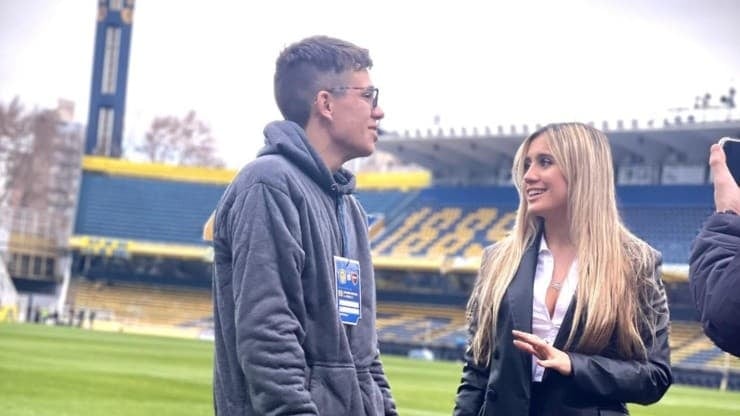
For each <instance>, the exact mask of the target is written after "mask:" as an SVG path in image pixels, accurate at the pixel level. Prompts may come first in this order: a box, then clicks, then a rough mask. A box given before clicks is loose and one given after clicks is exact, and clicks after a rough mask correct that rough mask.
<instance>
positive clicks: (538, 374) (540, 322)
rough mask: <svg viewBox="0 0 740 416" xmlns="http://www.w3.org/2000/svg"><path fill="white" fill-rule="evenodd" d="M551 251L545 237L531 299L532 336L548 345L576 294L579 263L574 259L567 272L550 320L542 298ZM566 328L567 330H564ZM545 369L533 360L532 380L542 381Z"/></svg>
mask: <svg viewBox="0 0 740 416" xmlns="http://www.w3.org/2000/svg"><path fill="white" fill-rule="evenodd" d="M554 263H555V262H554V259H553V257H552V252H551V251H550V249H549V248H548V247H547V242H546V241H545V238H544V237H542V239H541V241H540V250H539V254H538V256H537V271H536V272H535V275H534V296H533V298H532V333H533V334H534V335H537V336H538V337H540V338H542V339H544V340H545V341H546V342H547V343H548V344H550V345H552V343H554V342H555V337H557V336H558V331H559V330H560V324H561V323H562V322H563V317H564V316H565V312H566V311H567V310H568V306H570V301H571V299H572V298H573V295H574V294H575V292H576V287H577V285H578V263H577V260H575V259H574V260H573V263H571V265H570V268H569V269H568V276H566V278H565V280H564V281H563V286H562V287H561V288H560V292H559V293H558V298H557V301H556V302H555V309H554V311H553V316H552V318H551V317H550V313H549V312H548V311H547V305H546V304H545V296H546V295H547V287H548V286H549V285H550V281H551V280H552V274H553V269H554V268H555V264H554ZM567 330H569V328H566V331H567ZM544 372H545V368H544V367H542V366H539V365H537V357H534V356H533V357H532V381H537V382H539V381H542V375H543V374H544Z"/></svg>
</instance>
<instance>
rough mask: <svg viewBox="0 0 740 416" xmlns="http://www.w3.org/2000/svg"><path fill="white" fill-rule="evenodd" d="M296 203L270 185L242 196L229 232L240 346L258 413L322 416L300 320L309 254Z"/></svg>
mask: <svg viewBox="0 0 740 416" xmlns="http://www.w3.org/2000/svg"><path fill="white" fill-rule="evenodd" d="M298 222H299V216H298V212H297V209H296V207H295V205H294V204H293V202H292V201H291V199H290V197H289V196H288V195H286V194H285V193H283V192H282V191H280V190H278V189H275V188H272V187H270V186H269V185H265V184H261V183H260V184H255V185H252V186H251V187H250V188H249V189H248V190H247V191H245V192H244V193H243V194H242V195H240V196H238V197H237V200H236V201H235V203H234V205H233V206H232V208H231V210H230V211H229V213H228V217H227V221H226V223H227V224H226V225H225V227H226V230H225V232H226V233H228V238H229V240H230V241H231V247H232V267H233V276H234V281H233V287H232V289H233V296H234V303H235V314H236V328H235V332H236V340H235V341H236V348H237V357H238V360H239V363H238V364H239V365H240V366H241V368H242V371H243V372H244V375H245V378H246V381H247V386H248V391H245V392H244V394H246V395H249V396H250V402H251V403H252V406H253V407H254V410H255V412H256V413H257V414H260V415H278V414H280V415H283V414H291V415H316V414H318V410H317V408H316V405H315V404H314V403H313V402H312V400H311V395H310V393H309V391H308V390H307V388H306V358H305V354H304V351H303V349H302V348H301V344H302V343H303V340H304V338H305V335H306V334H305V332H304V329H303V327H302V326H301V323H300V322H299V320H298V317H297V313H302V312H303V311H301V308H302V305H303V300H302V294H303V289H302V286H301V270H302V269H303V263H304V252H303V250H302V248H301V244H300V227H299V224H298Z"/></svg>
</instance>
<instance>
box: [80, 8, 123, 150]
mask: <svg viewBox="0 0 740 416" xmlns="http://www.w3.org/2000/svg"><path fill="white" fill-rule="evenodd" d="M133 16H134V0H98V16H97V23H96V29H95V56H94V60H93V73H92V85H91V87H90V110H89V112H88V121H87V136H86V139H85V153H86V154H89V155H100V156H108V157H120V156H121V142H122V138H123V116H124V110H125V107H126V80H127V78H128V61H129V51H130V49H131V28H132V21H133Z"/></svg>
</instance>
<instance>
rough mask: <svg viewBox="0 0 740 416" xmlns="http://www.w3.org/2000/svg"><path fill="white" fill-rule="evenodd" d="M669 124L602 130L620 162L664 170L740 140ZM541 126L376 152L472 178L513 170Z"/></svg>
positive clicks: (433, 134)
mask: <svg viewBox="0 0 740 416" xmlns="http://www.w3.org/2000/svg"><path fill="white" fill-rule="evenodd" d="M688 120H689V121H681V119H678V118H676V119H674V120H673V121H672V122H669V121H668V120H665V121H664V122H663V123H661V124H660V126H656V125H655V123H654V122H652V121H649V122H645V123H640V122H638V121H637V120H633V121H631V122H629V123H626V122H622V121H617V122H616V123H614V124H609V123H608V122H602V123H601V125H595V124H594V123H589V124H591V125H594V126H595V127H597V128H599V129H601V130H602V131H604V132H605V133H606V134H607V136H608V137H609V140H610V142H611V145H612V153H613V157H614V160H615V161H616V162H617V163H625V162H626V163H639V164H646V165H661V164H664V163H666V162H676V163H681V164H689V165H705V164H706V163H707V158H708V154H709V147H710V145H711V144H712V143H715V142H717V140H719V138H721V137H724V136H732V137H740V120H737V119H732V120H724V121H710V122H694V121H693V120H694V119H693V118H689V119H688ZM540 127H541V126H540V125H535V126H529V125H522V126H515V125H512V126H509V127H504V126H498V127H497V128H496V129H491V128H490V127H485V128H483V129H477V128H473V129H465V128H463V129H460V130H455V129H449V130H443V129H441V128H437V129H435V130H432V129H428V130H427V131H426V132H425V133H423V132H422V131H421V130H416V131H414V132H411V131H408V130H406V131H403V132H385V133H383V134H381V137H380V140H379V141H378V144H377V147H378V149H379V150H382V151H386V152H389V153H391V154H393V155H395V156H396V157H398V158H399V159H400V160H401V161H403V162H406V163H415V164H418V165H420V166H422V167H424V168H426V169H429V170H430V171H432V174H433V176H434V177H435V178H444V177H448V176H461V173H467V175H468V176H470V177H475V176H478V175H480V174H490V173H491V172H496V171H498V170H501V169H504V170H509V169H511V163H512V159H513V156H514V154H515V152H516V149H517V147H518V146H519V144H520V143H521V141H522V140H523V139H524V137H526V136H527V135H528V134H530V133H532V132H534V131H536V130H537V129H539V128H540Z"/></svg>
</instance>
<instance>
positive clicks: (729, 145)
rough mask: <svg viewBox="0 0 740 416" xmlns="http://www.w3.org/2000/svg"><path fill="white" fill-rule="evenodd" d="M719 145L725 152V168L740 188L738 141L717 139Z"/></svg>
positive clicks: (739, 141) (739, 143) (739, 151)
mask: <svg viewBox="0 0 740 416" xmlns="http://www.w3.org/2000/svg"><path fill="white" fill-rule="evenodd" d="M719 145H720V146H722V149H723V150H724V151H725V156H726V159H727V167H728V168H729V169H730V173H732V177H733V178H735V183H737V184H738V186H740V139H736V138H733V137H723V138H721V139H719Z"/></svg>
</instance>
